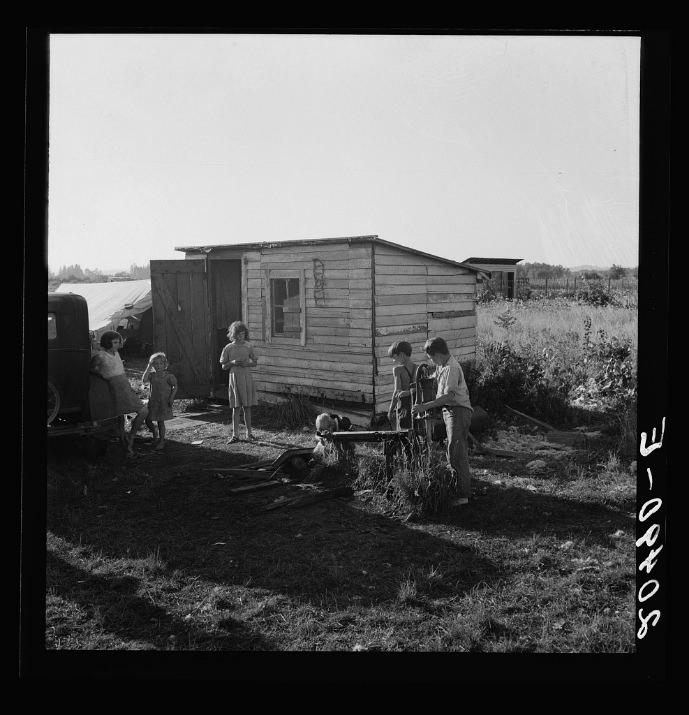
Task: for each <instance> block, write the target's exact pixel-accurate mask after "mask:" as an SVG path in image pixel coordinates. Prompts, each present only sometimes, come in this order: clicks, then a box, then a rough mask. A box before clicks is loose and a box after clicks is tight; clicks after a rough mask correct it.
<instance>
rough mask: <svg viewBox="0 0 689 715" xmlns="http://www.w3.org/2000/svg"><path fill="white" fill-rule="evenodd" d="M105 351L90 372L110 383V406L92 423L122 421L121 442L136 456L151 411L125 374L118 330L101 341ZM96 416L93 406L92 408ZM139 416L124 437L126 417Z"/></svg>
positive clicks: (107, 332) (99, 353) (106, 334)
mask: <svg viewBox="0 0 689 715" xmlns="http://www.w3.org/2000/svg"><path fill="white" fill-rule="evenodd" d="M100 344H101V347H102V348H103V349H102V350H101V351H100V352H97V353H96V354H95V355H93V357H92V358H91V366H90V370H91V372H92V373H93V374H94V375H98V376H99V377H102V378H103V379H104V380H107V382H108V388H109V393H110V395H109V396H110V404H109V405H107V406H105V413H104V414H101V415H99V416H97V417H96V416H93V414H92V417H93V419H103V417H106V416H108V417H110V416H112V417H114V416H118V417H121V418H122V419H121V420H120V439H121V440H122V442H123V445H124V447H125V449H126V450H127V454H128V455H129V456H134V437H135V436H136V433H137V432H138V431H139V427H141V423H142V422H143V421H144V420H145V419H146V417H148V408H147V407H146V405H144V403H143V402H142V401H141V400H140V399H139V396H138V395H137V394H136V392H134V390H133V388H132V386H131V385H130V383H129V378H128V377H127V374H126V373H125V371H124V363H123V362H122V358H121V357H120V354H119V352H118V350H119V349H120V348H121V347H122V336H121V335H120V334H119V333H118V332H117V331H116V330H106V331H105V332H104V333H103V335H101V338H100ZM92 412H93V405H92ZM130 412H136V417H135V418H134V421H133V422H132V425H131V428H130V431H129V435H125V434H124V415H127V414H129V413H130Z"/></svg>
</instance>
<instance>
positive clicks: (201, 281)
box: [150, 259, 217, 398]
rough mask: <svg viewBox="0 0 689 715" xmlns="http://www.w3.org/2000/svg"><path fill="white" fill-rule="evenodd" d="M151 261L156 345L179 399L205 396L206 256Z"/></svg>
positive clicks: (208, 388) (208, 357) (209, 378)
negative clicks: (173, 377) (166, 365)
mask: <svg viewBox="0 0 689 715" xmlns="http://www.w3.org/2000/svg"><path fill="white" fill-rule="evenodd" d="M150 266H151V298H152V302H153V344H154V346H155V349H156V350H161V351H163V352H164V353H165V354H166V355H167V358H168V361H169V363H170V372H171V373H173V374H174V375H175V377H176V378H177V381H178V383H179V389H178V392H177V397H178V398H185V397H186V398H189V397H209V396H211V395H212V389H213V385H212V383H213V366H212V357H213V356H212V354H211V346H212V339H211V316H210V310H209V301H208V275H207V273H206V261H205V260H203V259H201V260H179V261H151V262H150ZM216 360H217V357H216Z"/></svg>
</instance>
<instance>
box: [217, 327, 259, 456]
mask: <svg viewBox="0 0 689 715" xmlns="http://www.w3.org/2000/svg"><path fill="white" fill-rule="evenodd" d="M227 337H228V338H229V339H230V342H229V343H228V344H227V345H225V347H224V348H223V350H222V353H221V354H220V365H221V366H222V369H223V370H229V371H230V380H229V385H228V396H229V398H230V407H231V408H232V433H231V435H230V439H229V442H230V443H232V442H238V441H239V411H240V410H241V411H242V412H243V414H244V425H245V426H246V438H247V440H248V441H249V442H255V441H256V437H254V435H253V434H252V433H251V408H252V407H254V406H255V405H257V404H258V398H257V397H256V387H255V385H254V379H253V377H252V375H251V368H252V367H256V365H257V364H258V358H257V357H256V354H255V352H254V347H253V345H252V344H251V343H250V342H248V340H249V331H248V329H247V327H246V325H245V324H244V323H242V322H240V321H239V320H235V322H234V323H232V324H231V325H230V327H229V328H228V331H227Z"/></svg>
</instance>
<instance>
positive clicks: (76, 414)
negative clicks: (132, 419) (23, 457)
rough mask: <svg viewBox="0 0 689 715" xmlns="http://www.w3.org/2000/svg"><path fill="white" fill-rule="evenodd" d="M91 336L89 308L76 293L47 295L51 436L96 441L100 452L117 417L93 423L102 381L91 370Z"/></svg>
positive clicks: (49, 421) (105, 444) (113, 429)
mask: <svg viewBox="0 0 689 715" xmlns="http://www.w3.org/2000/svg"><path fill="white" fill-rule="evenodd" d="M90 363H91V333H90V331H89V316H88V305H87V303H86V299H85V298H84V297H83V296H80V295H76V294H75V293H48V437H58V436H62V435H81V436H87V437H90V438H93V440H94V441H93V443H92V446H93V447H95V448H96V449H97V450H98V451H104V450H105V449H106V448H107V439H108V438H109V437H110V436H112V435H114V434H116V433H117V417H113V418H108V419H105V420H92V419H91V409H90V405H89V392H90V390H91V389H98V388H99V387H100V389H103V388H102V386H99V385H97V384H94V383H95V382H97V381H99V380H102V378H100V377H98V376H97V375H93V374H91V373H90V371H89V365H90Z"/></svg>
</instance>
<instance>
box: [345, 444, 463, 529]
mask: <svg viewBox="0 0 689 715" xmlns="http://www.w3.org/2000/svg"><path fill="white" fill-rule="evenodd" d="M418 449H419V451H417V452H415V453H414V456H413V458H412V459H411V460H409V459H407V457H406V456H404V455H403V454H401V453H400V454H398V455H397V456H396V457H395V459H394V466H393V469H392V474H391V475H390V476H388V474H387V472H386V464H385V459H384V457H382V456H379V455H373V454H367V455H361V456H360V457H359V458H358V465H357V479H356V481H355V488H356V489H371V490H372V491H374V492H376V493H378V494H379V495H385V496H386V497H387V499H388V500H389V501H390V503H391V505H393V506H395V507H397V508H399V509H401V510H403V511H407V512H411V513H413V514H416V515H419V516H420V515H426V516H431V515H434V514H442V513H445V512H447V510H448V509H449V508H450V505H451V502H452V500H453V499H454V498H455V497H456V496H457V494H456V491H457V477H456V476H455V475H453V474H452V472H451V471H450V470H449V469H447V468H446V458H445V452H444V450H438V449H436V448H431V449H430V450H427V449H422V448H421V447H418Z"/></svg>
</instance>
